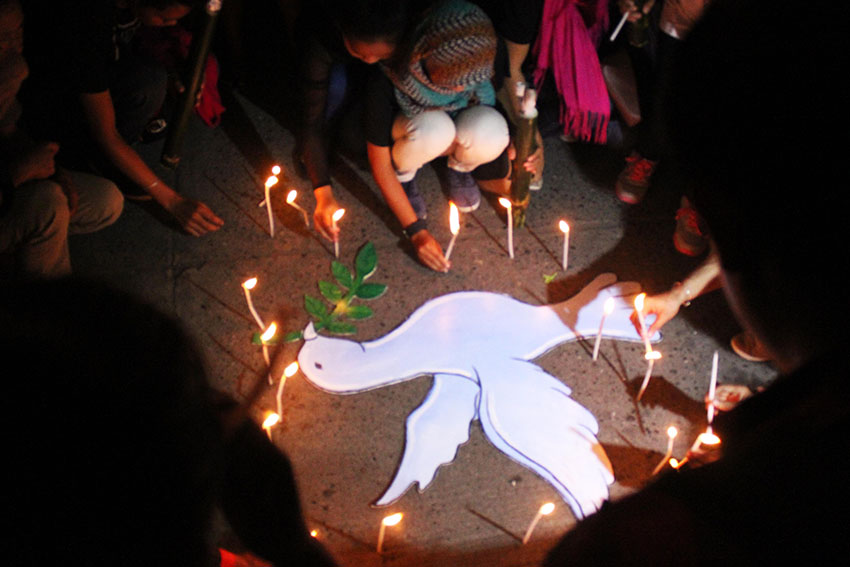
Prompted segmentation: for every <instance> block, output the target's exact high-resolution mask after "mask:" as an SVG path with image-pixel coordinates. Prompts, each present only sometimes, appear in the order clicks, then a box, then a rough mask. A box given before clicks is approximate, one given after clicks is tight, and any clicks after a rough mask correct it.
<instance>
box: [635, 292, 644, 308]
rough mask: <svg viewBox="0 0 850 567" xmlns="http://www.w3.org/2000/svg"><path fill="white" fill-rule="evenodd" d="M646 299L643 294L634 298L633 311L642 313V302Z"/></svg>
mask: <svg viewBox="0 0 850 567" xmlns="http://www.w3.org/2000/svg"><path fill="white" fill-rule="evenodd" d="M645 298H646V294H645V293H640V294H638V295H637V297H635V309H637V310H638V311H643V300H644V299H645Z"/></svg>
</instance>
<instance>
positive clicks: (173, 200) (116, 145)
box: [80, 90, 224, 236]
mask: <svg viewBox="0 0 850 567" xmlns="http://www.w3.org/2000/svg"><path fill="white" fill-rule="evenodd" d="M80 102H81V104H82V106H83V111H84V113H85V117H86V121H87V123H88V126H89V131H90V133H91V135H92V137H93V138H94V140H95V143H97V145H98V149H100V151H102V152H103V153H104V155H105V156H106V157H107V158H108V159H109V161H110V162H111V163H112V164H113V165H114V166H115V167H116V168H117V169H118V170H119V171H121V172H122V173H123V174H124V175H126V176H127V177H129V178H130V180H131V181H133V183H136V184H137V185H138V186H139V187H141V188H142V189H144V190H145V191H146V192H147V193H150V195H151V196H152V197H153V198H154V199H155V200H156V202H157V203H159V204H160V205H162V206H163V208H165V210H167V211H168V212H169V213H171V215H172V216H174V218H175V219H176V220H177V222H178V223H180V226H181V227H182V228H183V230H185V231H186V232H188V233H189V234H191V235H194V236H201V235H202V234H205V233H207V232H212V231H215V230H218V229H219V228H220V227H221V226H222V225H223V224H224V221H223V220H221V219H220V218H219V217H218V216H216V214H215V213H214V212H212V210H210V208H209V207H207V206H206V205H205V204H204V203H202V202H200V201H195V200H192V199H187V198H185V197H183V196H181V195H180V194H179V193H177V192H176V191H175V190H174V189H172V188H171V187H169V186H168V185H167V184H166V183H165V182H164V181H162V180H161V179H159V177H157V175H156V174H155V173H154V172H153V171H151V169H150V168H149V167H148V166H147V164H146V163H145V162H144V161H143V160H142V158H141V157H139V154H137V153H136V152H135V150H133V148H131V147H130V146H129V144H127V142H125V141H124V139H123V138H122V137H121V134H119V133H118V129H117V128H116V126H115V108H114V107H113V105H112V96H111V95H110V93H109V91H108V90H106V91H102V92H97V93H83V94H81V95H80Z"/></svg>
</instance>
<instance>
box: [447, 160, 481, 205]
mask: <svg viewBox="0 0 850 567" xmlns="http://www.w3.org/2000/svg"><path fill="white" fill-rule="evenodd" d="M446 182H447V183H448V185H449V200H450V201H451V202H452V203H454V204H455V205H457V210H459V211H460V212H462V213H471V212H472V211H474V210H475V209H477V208H478V205H480V204H481V191H480V190H479V189H478V184H477V183H476V182H475V179H474V178H473V177H472V174H470V173H467V172H463V171H455V170H454V169H452V168H450V167H447V168H446Z"/></svg>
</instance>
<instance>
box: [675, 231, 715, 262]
mask: <svg viewBox="0 0 850 567" xmlns="http://www.w3.org/2000/svg"><path fill="white" fill-rule="evenodd" d="M673 246H675V247H676V250H677V251H678V252H679V253H680V254H684V255H685V256H690V257H692V258H695V257H697V256H700V255H702V253H703V252H705V249H706V248H707V247H708V243H707V242H706V243H705V244H703V245H702V246H699V247H693V246H690V245H688V244H687V243H685V241H684V240H683V239H682V238H681V237H680V236H679V233H678V232H674V233H673Z"/></svg>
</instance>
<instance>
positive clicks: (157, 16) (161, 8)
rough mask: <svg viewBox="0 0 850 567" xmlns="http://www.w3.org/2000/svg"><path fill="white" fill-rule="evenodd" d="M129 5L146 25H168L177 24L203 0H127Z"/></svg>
mask: <svg viewBox="0 0 850 567" xmlns="http://www.w3.org/2000/svg"><path fill="white" fill-rule="evenodd" d="M125 2H126V3H127V5H128V7H129V8H131V9H132V10H133V13H134V14H135V15H136V17H137V18H139V21H141V22H142V24H143V25H145V26H151V27H166V26H173V25H176V24H177V22H178V21H179V20H181V19H182V18H184V17H186V16H187V15H188V14H189V12H191V11H192V9H193V8H195V7H196V6H200V5H202V4H204V2H203V1H202V0H125Z"/></svg>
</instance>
